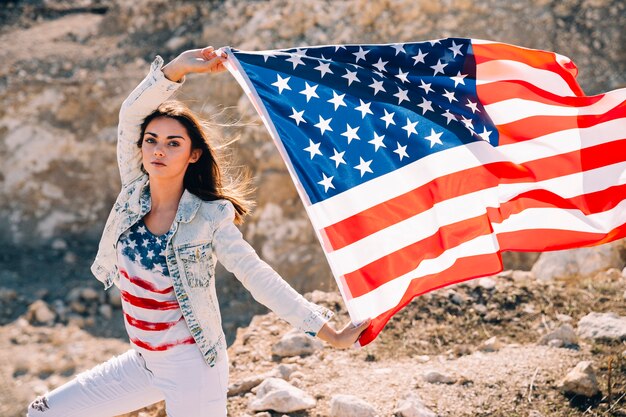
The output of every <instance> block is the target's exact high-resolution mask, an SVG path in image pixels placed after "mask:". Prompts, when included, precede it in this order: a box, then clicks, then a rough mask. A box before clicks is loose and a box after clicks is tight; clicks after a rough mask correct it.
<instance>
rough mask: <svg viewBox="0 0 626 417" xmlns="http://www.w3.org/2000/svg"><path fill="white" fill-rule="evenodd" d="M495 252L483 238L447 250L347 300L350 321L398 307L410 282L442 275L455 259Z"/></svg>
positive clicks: (490, 238) (495, 245)
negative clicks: (433, 275) (373, 288)
mask: <svg viewBox="0 0 626 417" xmlns="http://www.w3.org/2000/svg"><path fill="white" fill-rule="evenodd" d="M498 249H499V247H498V241H497V240H496V238H495V236H494V235H485V236H479V237H477V238H475V239H472V240H470V241H467V242H465V243H463V244H461V245H459V246H457V247H455V248H452V249H449V250H447V251H446V252H444V253H442V254H441V255H440V256H439V257H437V258H434V259H426V260H424V261H422V262H421V263H420V264H419V266H418V267H417V268H415V269H414V270H413V271H411V272H409V273H407V274H404V275H402V276H400V277H398V278H396V279H394V280H392V281H389V282H386V283H384V284H383V285H381V286H380V287H378V288H376V289H375V290H372V291H370V292H368V293H367V294H364V295H362V296H360V297H357V298H353V299H351V300H348V301H347V306H348V309H349V310H350V318H351V319H352V321H353V322H359V321H362V320H365V319H367V318H373V317H376V316H379V315H381V314H382V313H384V312H385V311H388V310H390V309H392V308H393V307H395V306H397V305H398V303H399V302H400V300H401V299H402V297H403V296H404V293H405V292H406V290H407V289H408V288H409V284H410V283H411V281H412V280H414V279H416V278H420V277H423V276H427V275H431V274H437V273H439V272H442V271H444V270H446V269H448V268H450V267H451V266H452V265H453V264H454V262H455V261H456V260H457V259H458V258H463V257H468V256H476V255H484V254H488V253H495V252H497V251H498Z"/></svg>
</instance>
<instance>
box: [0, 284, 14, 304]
mask: <svg viewBox="0 0 626 417" xmlns="http://www.w3.org/2000/svg"><path fill="white" fill-rule="evenodd" d="M16 298H17V292H16V291H15V290H14V289H11V288H4V287H2V288H0V301H1V302H2V303H6V304H7V305H8V304H9V303H11V302H13V301H14V300H15V299H16Z"/></svg>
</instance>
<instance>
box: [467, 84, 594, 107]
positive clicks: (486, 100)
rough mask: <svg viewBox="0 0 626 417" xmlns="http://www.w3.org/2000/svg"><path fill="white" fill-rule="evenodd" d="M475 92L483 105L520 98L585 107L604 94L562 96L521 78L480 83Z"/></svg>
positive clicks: (558, 104)
mask: <svg viewBox="0 0 626 417" xmlns="http://www.w3.org/2000/svg"><path fill="white" fill-rule="evenodd" d="M476 92H477V94H478V98H479V99H480V102H481V103H482V104H483V105H486V104H493V103H498V102H500V101H504V100H511V99H521V100H529V101H536V102H538V103H544V104H550V105H555V106H565V107H585V106H591V105H593V104H595V103H597V102H598V101H600V100H602V98H603V97H604V96H605V95H604V94H599V95H597V96H591V97H588V96H583V97H571V96H569V97H563V96H560V95H558V94H553V93H550V92H549V91H545V90H542V89H541V88H539V87H537V86H536V85H534V84H530V83H528V82H526V81H521V80H517V81H496V82H492V83H489V84H481V85H478V86H476Z"/></svg>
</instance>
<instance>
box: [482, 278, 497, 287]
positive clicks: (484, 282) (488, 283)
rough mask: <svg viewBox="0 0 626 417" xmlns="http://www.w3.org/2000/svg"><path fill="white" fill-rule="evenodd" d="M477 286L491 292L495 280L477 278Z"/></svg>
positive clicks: (494, 285)
mask: <svg viewBox="0 0 626 417" xmlns="http://www.w3.org/2000/svg"><path fill="white" fill-rule="evenodd" d="M478 286H480V287H482V288H483V289H485V290H492V289H494V288H496V280H494V279H493V278H489V277H484V278H479V279H478Z"/></svg>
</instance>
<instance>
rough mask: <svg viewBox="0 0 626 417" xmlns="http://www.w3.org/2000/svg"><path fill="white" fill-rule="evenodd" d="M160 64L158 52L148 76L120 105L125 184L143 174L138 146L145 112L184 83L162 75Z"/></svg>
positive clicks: (121, 166)
mask: <svg viewBox="0 0 626 417" xmlns="http://www.w3.org/2000/svg"><path fill="white" fill-rule="evenodd" d="M161 67H163V58H161V57H160V56H158V55H157V57H156V58H155V60H154V61H153V62H152V65H151V67H150V72H149V73H148V75H147V76H146V78H144V79H143V81H142V82H141V83H140V84H139V85H138V86H137V87H135V89H134V90H133V92H132V93H130V95H129V96H128V97H127V98H126V100H124V103H122V107H121V109H120V115H119V125H118V129H117V164H118V166H119V169H120V176H121V178H122V185H126V184H128V183H130V182H131V181H132V180H134V179H136V178H137V177H139V176H140V175H141V174H142V172H141V149H139V148H138V147H137V140H138V139H139V134H140V133H141V124H142V123H143V121H144V119H145V118H146V116H148V115H149V114H150V113H152V111H154V110H155V109H156V108H157V107H159V105H160V104H161V103H163V102H164V101H165V100H167V99H168V98H169V97H170V96H171V95H172V94H173V93H174V92H175V91H176V90H178V88H180V86H181V85H182V82H178V83H177V82H173V81H170V80H168V79H167V78H166V77H165V75H163V71H161Z"/></svg>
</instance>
